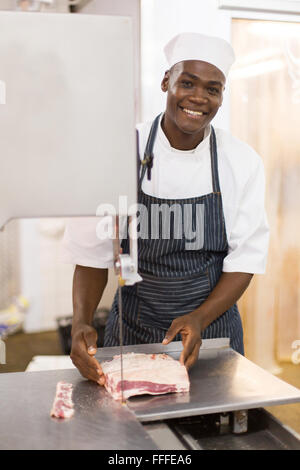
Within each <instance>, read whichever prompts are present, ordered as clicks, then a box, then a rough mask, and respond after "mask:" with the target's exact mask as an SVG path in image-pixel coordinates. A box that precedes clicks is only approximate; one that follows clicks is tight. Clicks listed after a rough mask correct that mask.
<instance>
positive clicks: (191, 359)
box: [163, 312, 202, 369]
mask: <svg viewBox="0 0 300 470" xmlns="http://www.w3.org/2000/svg"><path fill="white" fill-rule="evenodd" d="M201 330H202V328H201V319H200V315H199V314H196V313H195V312H192V313H188V314H187V315H183V316H182V317H178V318H175V320H173V321H172V323H171V326H170V328H169V329H168V331H167V333H166V336H165V338H164V340H163V344H169V343H170V342H171V341H172V340H173V339H174V338H175V336H176V335H177V334H178V333H180V334H181V339H182V344H183V351H182V353H181V355H180V359H179V360H180V362H181V364H184V365H185V367H186V368H187V369H189V368H190V367H192V365H194V364H195V362H196V361H197V359H198V354H199V349H200V346H201V344H202V339H201Z"/></svg>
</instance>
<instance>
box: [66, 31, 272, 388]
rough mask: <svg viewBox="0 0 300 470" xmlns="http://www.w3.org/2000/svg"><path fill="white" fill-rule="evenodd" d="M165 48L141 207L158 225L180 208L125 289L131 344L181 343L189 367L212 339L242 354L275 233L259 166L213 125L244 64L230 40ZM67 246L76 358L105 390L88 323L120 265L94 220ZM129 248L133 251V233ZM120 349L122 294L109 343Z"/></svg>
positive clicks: (147, 134)
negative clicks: (248, 294)
mask: <svg viewBox="0 0 300 470" xmlns="http://www.w3.org/2000/svg"><path fill="white" fill-rule="evenodd" d="M164 52H165V56H166V59H167V62H168V70H167V71H166V72H165V74H164V77H163V79H162V82H161V90H162V92H163V93H165V94H166V108H165V111H164V112H162V113H161V114H159V115H158V116H157V117H156V118H155V119H154V120H153V122H147V123H143V124H140V125H138V126H137V131H138V151H139V154H138V160H139V161H140V162H141V165H140V172H139V181H138V202H139V203H140V204H142V205H143V206H144V207H145V210H146V213H147V218H148V219H147V222H148V225H149V224H150V225H151V223H152V222H154V221H152V220H151V217H152V215H153V214H154V212H155V211H151V208H153V207H154V206H155V208H159V207H162V206H163V205H164V207H167V208H169V209H170V210H171V209H172V207H174V204H175V205H176V208H177V214H176V217H175V216H174V217H173V218H172V217H171V222H172V223H171V225H170V236H169V237H166V236H165V231H164V229H165V227H166V224H167V223H168V224H170V211H165V212H162V214H166V217H168V221H167V220H164V218H162V222H161V224H160V225H159V224H158V225H159V227H158V229H157V231H156V233H155V237H151V236H148V237H140V238H139V239H138V253H139V261H138V272H139V274H140V275H141V276H142V278H143V280H142V281H141V282H139V283H136V284H135V285H134V286H124V287H122V304H123V341H124V344H126V345H134V344H143V343H159V342H162V343H163V344H168V343H170V342H171V341H174V340H175V341H179V340H180V341H182V344H183V351H182V354H181V356H180V361H181V363H182V364H184V365H185V366H186V368H187V369H189V368H190V367H191V366H192V365H193V364H194V363H195V361H196V360H197V358H198V353H199V348H200V346H201V342H202V339H203V338H219V337H228V338H230V346H231V347H232V348H233V349H234V350H235V351H237V352H239V353H240V354H244V345H243V328H242V322H241V318H240V314H239V310H238V307H237V304H236V302H237V301H238V300H239V298H240V297H241V295H242V294H243V293H244V291H245V290H246V289H247V287H248V286H249V283H250V282H251V279H252V277H253V275H254V274H263V273H264V271H265V267H266V259H267V250H268V239H269V229H268V223H267V220H266V214H265V208H264V191H265V180H264V168H263V162H262V159H261V158H260V156H259V155H258V154H257V153H256V152H255V151H254V150H253V149H252V148H251V147H250V146H249V145H247V144H246V143H244V142H242V141H240V140H239V139H237V138H236V137H234V136H233V135H231V134H230V133H229V132H227V131H225V130H222V129H218V128H214V126H213V125H212V124H211V121H212V119H213V118H214V117H215V115H216V114H217V112H218V110H219V108H220V107H221V106H222V102H223V94H224V90H225V85H226V77H227V75H228V72H229V69H230V67H231V65H232V64H233V62H234V60H235V57H234V51H233V49H232V47H231V45H230V44H229V43H228V42H227V41H224V40H223V39H221V38H217V37H211V36H205V35H202V34H198V33H183V34H179V35H177V36H175V37H174V38H172V39H171V40H170V41H169V42H168V43H167V45H166V46H165V48H164ZM178 213H179V214H182V217H181V218H180V217H178ZM184 214H190V217H186V216H185V215H184ZM153 216H154V215H153ZM155 216H156V215H155ZM162 217H163V216H162ZM178 220H179V222H178ZM176 224H177V225H176ZM156 225H157V224H156ZM184 225H185V226H184ZM188 229H189V230H188ZM178 233H179V234H180V236H178ZM193 235H194V238H192V236H193ZM63 244H64V258H65V261H67V262H70V263H72V264H74V265H76V267H75V271H74V278H73V306H74V317H73V326H72V351H71V358H72V361H73V363H74V364H75V366H76V367H77V368H78V369H79V371H80V373H81V374H82V375H83V376H84V377H86V378H88V379H90V380H93V381H96V382H98V383H99V384H101V385H103V384H104V382H105V378H104V374H103V371H102V369H101V366H100V364H99V363H98V361H97V360H96V358H95V357H94V355H95V352H96V348H97V346H96V342H97V332H96V331H95V329H94V328H93V327H92V326H91V324H92V320H93V315H94V312H95V310H96V308H97V306H98V304H99V302H100V300H101V297H102V294H103V291H104V289H105V286H106V284H107V278H108V268H110V267H112V266H113V248H112V240H110V239H101V240H100V239H99V238H98V237H97V234H96V229H95V221H94V218H91V219H88V220H85V221H84V222H82V220H80V222H78V221H74V222H70V224H69V225H68V226H67V228H66V231H65V235H64V242H63ZM121 247H122V250H123V253H126V252H128V250H129V246H128V238H125V237H124V238H123V241H122V243H121ZM118 344H119V321H118V297H117V295H116V296H115V299H114V301H113V305H112V308H111V311H110V315H109V318H108V321H107V324H106V330H105V344H104V345H105V346H117V345H118Z"/></svg>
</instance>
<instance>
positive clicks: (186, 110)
mask: <svg viewBox="0 0 300 470" xmlns="http://www.w3.org/2000/svg"><path fill="white" fill-rule="evenodd" d="M183 111H184V112H185V113H187V114H192V115H193V116H202V115H203V113H201V112H199V111H192V110H191V109H186V108H183Z"/></svg>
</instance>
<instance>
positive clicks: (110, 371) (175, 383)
mask: <svg viewBox="0 0 300 470" xmlns="http://www.w3.org/2000/svg"><path fill="white" fill-rule="evenodd" d="M101 367H102V370H103V372H104V375H105V388H106V390H107V391H108V392H109V393H110V394H111V395H112V397H113V398H114V399H115V400H121V398H122V396H121V356H114V358H113V359H112V360H111V361H106V362H102V364H101ZM189 389H190V381H189V377H188V373H187V370H186V368H185V366H184V365H182V364H180V362H179V361H176V360H175V359H173V358H172V357H170V356H168V355H167V354H136V353H127V354H124V355H123V398H124V399H127V398H129V397H131V396H134V395H144V394H150V395H161V394H165V393H174V392H188V391H189Z"/></svg>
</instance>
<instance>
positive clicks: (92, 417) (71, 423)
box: [0, 370, 157, 450]
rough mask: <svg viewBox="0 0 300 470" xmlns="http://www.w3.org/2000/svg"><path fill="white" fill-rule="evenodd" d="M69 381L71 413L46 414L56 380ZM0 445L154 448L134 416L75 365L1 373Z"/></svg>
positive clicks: (44, 447)
mask: <svg viewBox="0 0 300 470" xmlns="http://www.w3.org/2000/svg"><path fill="white" fill-rule="evenodd" d="M60 380H64V381H67V382H70V383H72V384H73V387H74V388H73V401H74V405H75V413H74V416H73V417H72V418H70V419H69V420H68V419H66V420H59V419H55V418H51V417H50V409H51V406H52V403H53V400H54V397H55V392H56V383H57V382H58V381H60ZM0 403H1V407H0V449H1V450H4V449H14V450H15V449H34V450H36V449H101V450H104V449H108V450H114V449H118V450H126V449H130V450H133V449H134V450H135V449H157V447H156V445H155V444H154V443H153V441H152V440H151V438H150V436H149V435H148V434H147V433H146V431H145V430H144V429H143V426H142V424H140V423H139V422H138V421H137V420H136V418H135V416H134V415H133V414H132V413H131V412H130V410H128V408H127V407H126V406H124V405H121V404H119V403H117V402H115V401H114V400H112V399H111V398H110V397H109V395H108V394H107V392H106V391H105V389H104V388H103V387H100V386H99V385H97V384H96V383H92V382H89V381H87V380H84V379H83V378H82V377H81V376H80V374H79V372H78V371H77V370H59V371H47V372H19V373H8V374H0Z"/></svg>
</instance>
